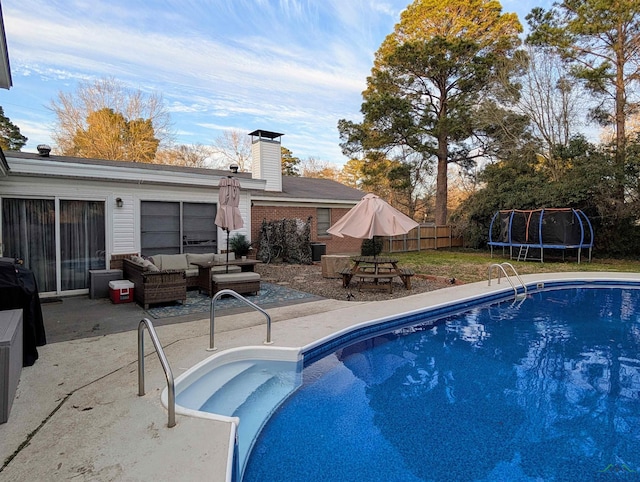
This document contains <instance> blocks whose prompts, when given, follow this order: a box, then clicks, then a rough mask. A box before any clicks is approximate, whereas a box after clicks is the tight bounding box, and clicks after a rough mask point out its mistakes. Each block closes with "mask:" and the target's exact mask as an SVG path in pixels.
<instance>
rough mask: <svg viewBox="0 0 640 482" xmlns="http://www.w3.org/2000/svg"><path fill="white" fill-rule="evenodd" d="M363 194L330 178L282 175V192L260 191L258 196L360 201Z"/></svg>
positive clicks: (281, 198) (282, 198) (283, 198)
mask: <svg viewBox="0 0 640 482" xmlns="http://www.w3.org/2000/svg"><path fill="white" fill-rule="evenodd" d="M364 195H365V193H364V192H363V191H360V190H359V189H354V188H352V187H349V186H345V185H344V184H341V183H339V182H336V181H333V180H331V179H316V178H312V177H296V176H282V192H277V191H264V192H262V191H261V192H260V193H259V194H258V196H259V197H260V198H274V199H278V200H283V201H284V200H286V199H287V198H292V199H317V200H323V199H325V200H331V201H356V202H357V201H360V200H361V199H362V197H363V196H364Z"/></svg>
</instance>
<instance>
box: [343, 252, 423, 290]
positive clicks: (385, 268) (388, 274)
mask: <svg viewBox="0 0 640 482" xmlns="http://www.w3.org/2000/svg"><path fill="white" fill-rule="evenodd" d="M352 259H353V261H354V265H353V266H352V267H351V268H345V269H343V270H342V271H341V272H340V274H341V275H342V286H344V287H345V288H347V287H349V285H350V283H351V281H352V280H353V279H354V278H355V279H356V280H357V283H358V291H361V290H362V289H386V290H387V291H388V292H389V293H392V292H393V278H395V277H399V278H400V279H401V280H402V283H403V284H404V287H405V288H406V289H408V290H410V289H411V277H412V276H413V275H414V272H413V270H411V269H408V268H399V267H398V260H397V259H396V258H390V257H382V256H356V257H354V258H352Z"/></svg>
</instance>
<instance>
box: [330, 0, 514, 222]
mask: <svg viewBox="0 0 640 482" xmlns="http://www.w3.org/2000/svg"><path fill="white" fill-rule="evenodd" d="M521 31H522V26H521V25H520V23H519V21H518V19H517V16H516V15H515V14H512V13H506V14H502V7H501V5H500V3H499V2H497V1H495V0H415V1H414V2H413V3H412V4H411V5H409V7H407V9H406V10H405V11H404V12H403V13H402V15H401V19H400V23H398V24H397V25H396V27H395V29H394V32H393V33H391V34H390V35H388V36H387V38H386V39H385V40H384V42H383V43H382V45H381V46H380V48H379V49H378V51H377V52H376V56H375V62H374V66H373V69H372V71H371V76H370V77H369V78H368V79H367V89H366V90H365V92H364V93H363V99H364V101H363V104H362V108H361V111H362V114H363V117H364V119H363V121H362V122H361V123H354V122H351V121H347V120H344V119H343V120H340V121H339V123H338V129H339V130H340V135H341V139H342V141H343V142H342V144H341V146H342V148H343V152H344V153H345V154H346V155H348V156H352V155H353V154H355V153H356V152H359V151H363V152H364V153H365V155H366V153H367V152H371V151H379V152H383V153H385V155H386V157H389V158H395V159H403V158H405V159H406V158H408V159H412V162H414V161H415V156H414V155H409V156H407V150H410V151H412V152H413V154H416V155H417V156H419V157H420V158H421V161H420V162H421V163H422V166H424V168H425V169H426V168H427V166H428V164H430V163H433V162H434V161H435V163H436V165H437V173H436V176H437V177H436V184H437V185H436V208H435V218H436V223H438V224H445V223H446V222H447V168H448V165H449V163H460V164H470V163H473V160H474V158H475V157H477V156H480V155H486V152H484V151H483V150H478V148H481V147H482V146H481V144H480V143H479V142H477V139H478V136H481V135H483V134H485V132H484V127H483V126H482V125H481V124H480V121H479V117H478V116H476V115H475V113H476V112H477V111H478V110H479V109H481V108H482V107H481V104H482V103H483V102H485V101H490V100H494V101H496V102H498V103H500V104H504V103H505V102H506V101H507V98H506V96H505V94H506V93H512V92H514V91H513V90H510V89H507V90H506V91H505V90H504V89H501V90H498V89H495V87H496V85H497V84H498V80H500V81H501V85H504V79H508V78H509V77H510V76H511V75H512V74H513V73H514V72H515V69H516V65H517V64H516V63H514V62H512V60H513V58H514V56H515V55H516V53H517V47H518V46H519V44H520V40H519V38H518V35H519V33H520V32H521ZM500 96H502V97H500ZM499 97H500V98H499ZM394 151H395V155H394ZM367 157H370V156H367Z"/></svg>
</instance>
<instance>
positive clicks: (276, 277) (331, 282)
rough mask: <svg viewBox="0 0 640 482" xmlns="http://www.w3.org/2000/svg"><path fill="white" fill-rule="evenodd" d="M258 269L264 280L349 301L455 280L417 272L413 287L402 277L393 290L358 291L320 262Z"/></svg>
mask: <svg viewBox="0 0 640 482" xmlns="http://www.w3.org/2000/svg"><path fill="white" fill-rule="evenodd" d="M255 271H256V272H257V273H260V275H261V277H262V281H266V282H268V283H276V284H279V285H282V286H286V287H288V288H291V289H294V290H298V291H304V292H306V293H311V294H314V295H316V296H321V297H323V298H329V299H334V300H348V301H382V300H392V299H396V298H402V297H404V296H409V295H415V294H418V293H425V292H427V291H433V290H437V289H440V288H445V287H447V286H451V284H452V283H451V281H449V280H444V279H443V280H440V279H430V278H433V277H429V278H428V277H427V276H425V275H420V274H416V275H415V276H413V278H412V279H411V289H410V290H407V289H405V287H404V285H403V284H402V282H400V281H399V280H396V281H394V283H393V292H392V293H388V292H387V291H386V289H385V290H366V291H358V288H357V287H356V286H355V285H351V286H349V288H343V287H342V278H323V277H322V268H321V266H320V264H310V265H304V264H273V263H269V264H258V265H256V266H255Z"/></svg>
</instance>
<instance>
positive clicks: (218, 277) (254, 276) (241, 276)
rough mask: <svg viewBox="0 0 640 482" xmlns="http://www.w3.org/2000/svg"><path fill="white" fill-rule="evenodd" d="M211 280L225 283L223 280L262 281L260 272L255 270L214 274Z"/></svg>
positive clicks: (239, 281)
mask: <svg viewBox="0 0 640 482" xmlns="http://www.w3.org/2000/svg"><path fill="white" fill-rule="evenodd" d="M211 280H212V281H213V282H214V283H223V282H226V283H229V282H237V283H242V282H243V281H260V273H254V272H253V271H246V272H243V273H224V274H214V275H213V276H211Z"/></svg>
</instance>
